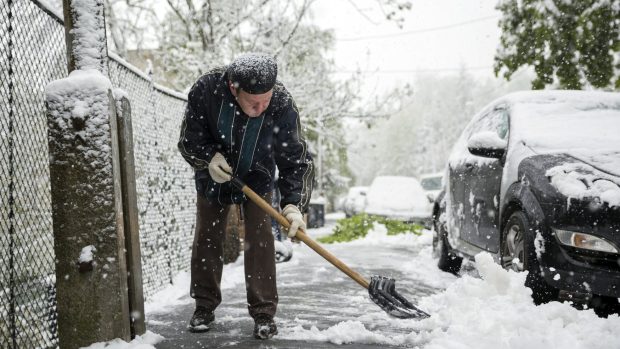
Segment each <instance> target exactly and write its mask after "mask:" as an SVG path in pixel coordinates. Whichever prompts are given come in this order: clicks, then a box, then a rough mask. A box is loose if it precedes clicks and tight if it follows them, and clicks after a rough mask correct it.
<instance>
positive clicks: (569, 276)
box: [433, 91, 620, 303]
mask: <svg viewBox="0 0 620 349" xmlns="http://www.w3.org/2000/svg"><path fill="white" fill-rule="evenodd" d="M445 175H446V177H445V178H446V180H445V181H444V182H445V183H444V188H443V189H442V192H441V193H440V194H439V195H438V197H437V200H436V201H435V205H434V208H433V226H434V238H433V251H434V254H435V256H436V257H437V258H439V261H438V266H439V268H440V269H442V270H444V271H449V272H453V273H457V272H458V271H459V270H460V268H461V261H462V258H469V259H471V258H472V257H473V256H474V255H476V254H477V253H479V252H483V251H486V252H489V253H491V254H492V255H493V256H494V258H495V259H496V261H497V262H498V263H501V265H502V266H503V267H505V268H507V269H508V268H509V269H513V270H516V271H528V272H529V273H528V276H527V278H526V286H528V287H530V288H531V289H532V291H533V298H534V301H535V302H536V303H542V302H547V301H550V300H556V299H558V297H561V298H564V297H567V298H569V299H573V300H576V299H581V300H582V301H584V302H585V301H592V299H594V300H596V301H599V302H600V301H601V300H602V301H603V302H612V303H613V302H616V303H617V299H618V298H619V297H620V254H619V253H620V93H608V92H583V91H529V92H519V93H514V94H509V95H507V96H505V97H503V98H500V99H498V100H496V101H495V102H493V103H491V104H490V105H489V106H487V107H486V108H485V109H483V110H482V111H481V112H480V113H478V114H477V115H476V116H475V117H474V118H473V119H472V121H471V122H470V123H469V124H468V125H467V127H466V128H465V130H464V131H463V133H462V134H461V137H460V139H459V140H458V142H457V144H455V146H454V148H453V150H452V153H451V155H450V158H449V160H448V165H447V168H446V174H445Z"/></svg>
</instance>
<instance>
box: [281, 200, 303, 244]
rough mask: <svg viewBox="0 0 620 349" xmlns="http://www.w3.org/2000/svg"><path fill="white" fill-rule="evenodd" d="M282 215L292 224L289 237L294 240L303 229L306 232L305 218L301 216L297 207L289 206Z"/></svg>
mask: <svg viewBox="0 0 620 349" xmlns="http://www.w3.org/2000/svg"><path fill="white" fill-rule="evenodd" d="M282 215H283V216H284V217H286V219H287V220H288V221H289V223H291V226H290V228H288V237H289V238H294V237H295V235H296V234H297V230H298V229H301V230H302V231H304V232H305V231H306V222H304V216H303V215H302V214H301V212H300V211H299V209H298V208H297V206H295V205H291V204H288V205H286V206H285V207H284V209H283V210H282Z"/></svg>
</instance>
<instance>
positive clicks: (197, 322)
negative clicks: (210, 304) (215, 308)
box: [187, 307, 215, 333]
mask: <svg viewBox="0 0 620 349" xmlns="http://www.w3.org/2000/svg"><path fill="white" fill-rule="evenodd" d="M213 320H215V314H213V312H212V311H210V310H207V308H205V307H196V310H195V311H194V315H193V316H192V319H191V320H190V321H189V325H188V326H187V329H188V330H189V331H190V332H194V333H200V332H206V331H208V330H209V324H210V323H212V322H213Z"/></svg>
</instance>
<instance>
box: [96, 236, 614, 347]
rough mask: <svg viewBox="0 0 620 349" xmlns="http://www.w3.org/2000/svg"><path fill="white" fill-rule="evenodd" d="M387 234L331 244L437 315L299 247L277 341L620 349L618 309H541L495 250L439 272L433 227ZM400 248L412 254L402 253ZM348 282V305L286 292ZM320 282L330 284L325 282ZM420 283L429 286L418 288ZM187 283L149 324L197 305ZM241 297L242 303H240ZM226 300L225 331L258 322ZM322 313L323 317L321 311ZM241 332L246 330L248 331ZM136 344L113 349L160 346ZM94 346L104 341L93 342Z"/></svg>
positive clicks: (285, 273) (233, 280)
mask: <svg viewBox="0 0 620 349" xmlns="http://www.w3.org/2000/svg"><path fill="white" fill-rule="evenodd" d="M332 228H333V225H330V226H329V227H324V228H320V229H310V230H309V235H310V236H313V237H316V236H322V235H325V234H326V233H329V230H331V229H332ZM386 233H387V231H386V229H385V227H383V226H381V225H376V226H375V227H374V228H373V229H371V231H370V232H369V234H368V235H367V236H366V237H365V238H364V239H361V240H357V241H352V242H348V243H338V244H331V245H326V248H327V249H328V250H330V251H332V252H334V254H336V255H337V256H341V255H346V262H347V263H348V264H349V265H350V266H351V267H353V268H354V269H360V268H364V267H369V266H371V267H372V268H373V269H370V270H373V271H375V270H384V271H385V270H391V271H393V272H394V273H395V274H397V275H400V277H399V278H396V280H397V283H396V288H397V290H401V293H407V292H402V291H403V290H405V291H409V292H411V290H412V289H414V290H415V291H414V292H415V294H413V295H411V293H407V296H408V297H412V298H411V299H410V300H412V301H413V302H414V303H417V304H418V305H419V306H420V307H421V308H422V309H424V310H425V311H427V312H429V313H430V314H431V317H430V318H428V319H424V320H403V319H396V318H392V317H389V316H388V315H387V314H386V313H384V312H383V311H381V310H380V309H379V308H378V307H377V306H376V305H374V304H373V303H372V302H371V301H370V300H369V299H368V295H367V292H365V291H364V290H362V289H361V288H357V289H354V286H351V287H348V286H349V285H350V284H349V280H347V278H346V276H344V275H342V276H341V277H340V279H338V278H336V279H338V280H335V279H334V278H333V277H331V275H332V270H331V268H332V267H331V266H330V265H328V264H327V263H326V262H324V261H321V260H320V257H319V258H317V256H315V255H314V253H313V252H312V251H310V250H309V249H308V248H307V247H305V246H302V245H297V244H296V245H295V246H294V255H293V259H292V260H291V261H290V262H287V263H282V264H278V274H279V276H278V277H279V279H278V284H279V289H281V292H280V293H281V296H282V297H281V305H280V308H281V310H280V311H279V313H278V314H279V315H278V317H277V320H278V324H279V327H280V329H279V330H280V333H279V335H278V336H277V337H276V339H274V343H276V342H275V341H277V339H281V340H295V341H300V342H299V343H300V345H302V344H303V343H304V342H324V343H325V345H334V344H349V343H353V344H355V343H358V344H360V345H361V344H370V345H377V346H403V347H423V348H459V349H461V348H477V349H485V348H489V349H490V348H493V349H498V348H499V349H501V348H528V349H531V348H534V349H536V348H549V347H554V348H575V349H577V348H588V349H591V348H620V337H618V336H617V335H616V332H617V329H618V328H620V317H618V316H617V315H614V316H610V317H609V318H608V319H602V318H599V317H597V316H596V315H595V314H594V312H593V311H591V310H577V309H575V308H573V307H571V306H570V305H568V304H564V303H558V302H552V303H549V304H545V305H541V306H535V305H534V304H533V303H532V301H531V298H530V294H531V291H530V289H528V288H525V287H524V286H523V282H524V278H525V274H523V273H515V272H513V271H505V270H503V269H502V268H500V267H499V266H498V265H497V264H495V263H494V262H493V259H492V257H491V256H490V255H488V254H479V255H478V256H477V257H476V261H475V263H474V265H475V266H476V268H477V273H476V272H474V273H466V274H464V275H462V276H461V277H459V278H457V277H455V276H453V275H451V274H448V273H444V272H441V271H439V270H438V269H437V267H436V261H435V260H434V259H433V258H432V251H431V240H432V235H431V232H429V231H424V233H423V234H422V235H420V236H417V235H413V234H406V235H397V236H388V235H387V234H386ZM369 251H370V252H374V251H376V253H369ZM398 251H401V252H400V253H404V254H398V253H399V252H398ZM407 251H409V252H410V251H417V252H416V253H415V254H414V255H411V256H410V258H408V259H404V258H402V256H407V254H406V253H408V252H407ZM392 256H396V257H398V258H391V257H392ZM353 257H357V258H355V259H354V258H353ZM315 263H319V264H315ZM301 271H306V273H305V275H303V277H302V276H300V274H301ZM364 272H369V270H364ZM223 274H224V277H223V280H222V290H223V293H224V296H225V298H226V297H227V296H228V297H231V295H232V294H237V293H239V295H237V296H238V297H239V298H240V300H243V299H244V298H245V294H243V295H242V294H241V293H244V292H242V290H243V284H244V278H243V258H239V260H238V261H237V262H235V263H232V264H229V265H226V266H225V267H224V273H223ZM477 274H479V275H480V276H478V275H477ZM326 275H330V278H326ZM280 276H282V277H280ZM295 276H297V278H294V277H295ZM386 276H389V275H386ZM402 276H406V278H404V277H402ZM401 278H402V279H401ZM339 280H340V282H342V283H343V284H342V285H345V286H337V287H342V289H341V293H342V294H340V295H339V294H336V293H338V292H336V293H334V291H333V290H330V292H331V293H330V298H333V299H336V298H337V302H339V301H341V300H346V301H347V302H348V304H340V305H339V306H333V305H332V309H319V308H316V307H317V305H316V304H326V303H321V302H323V301H324V300H322V299H307V298H306V301H307V304H298V303H296V302H293V300H296V299H294V298H290V299H287V298H285V296H288V297H292V296H293V295H290V294H289V295H286V293H289V292H292V291H293V290H296V288H302V289H303V288H307V287H308V286H314V287H316V286H317V285H319V287H325V288H326V289H327V287H330V286H329V284H330V283H331V284H333V283H334V282H338V281H339ZM321 282H322V283H323V286H320V284H321ZM416 285H418V286H419V285H423V286H424V287H425V288H421V289H416V288H415V287H416ZM345 288H346V289H345ZM188 289H189V276H188V274H181V275H180V276H179V277H177V278H176V279H175V283H174V285H171V286H170V287H168V288H167V289H165V290H163V291H161V292H160V293H159V294H157V295H156V296H154V297H152V299H159V302H155V303H148V304H147V305H146V312H147V324H148V325H153V326H154V325H162V323H161V322H158V321H159V320H157V314H158V313H161V312H171V311H174V309H175V307H177V306H178V305H179V304H187V302H191V301H192V300H191V298H189V297H188V295H187V293H188ZM319 289H320V288H319ZM350 289H353V290H354V291H350ZM317 293H318V294H319V295H320V296H319V295H317V297H323V298H324V297H325V295H324V294H321V293H320V292H317ZM305 296H306V295H305ZM225 302H226V300H225ZM234 302H237V303H239V299H238V300H236V301H234ZM234 302H233V303H234ZM300 302H301V301H300ZM337 302H335V303H334V304H337ZM235 304H236V303H235ZM222 306H227V307H228V308H227V309H226V310H225V315H224V316H219V317H218V318H217V319H216V322H217V321H219V322H224V323H227V325H226V328H229V327H230V326H232V327H235V325H234V324H235V323H243V322H244V321H250V320H249V317H248V315H247V310H246V309H245V308H244V307H243V306H240V305H234V306H233V307H231V305H225V304H222ZM287 307H288V309H287ZM294 307H296V308H294ZM237 308H239V309H237ZM306 308H307V309H306ZM313 313H314V314H313ZM326 314H327V315H326ZM314 315H316V317H312V316H314ZM321 319H327V320H328V321H322V320H321ZM330 319H331V320H330ZM330 321H331V322H330ZM236 331H237V332H236V333H238V334H236V335H237V336H244V335H248V334H245V333H241V332H240V331H239V330H236ZM116 345H120V344H116ZM137 345H143V344H136V346H125V347H123V346H119V347H111V346H110V347H105V348H110V349H111V348H122V349H126V348H127V349H128V348H140V349H145V348H151V347H150V346H148V344H146V345H147V346H142V347H140V346H137ZM95 348H104V347H102V346H99V347H92V349H95Z"/></svg>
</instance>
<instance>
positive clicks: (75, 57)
mask: <svg viewBox="0 0 620 349" xmlns="http://www.w3.org/2000/svg"><path fill="white" fill-rule="evenodd" d="M63 5H64V13H65V24H66V25H67V27H66V28H67V29H66V34H67V43H68V45H67V51H68V56H69V57H70V59H69V60H68V61H69V73H70V74H69V76H68V77H67V78H65V79H61V80H56V81H53V82H51V83H50V84H49V85H48V86H47V87H46V91H45V92H46V108H47V109H46V113H47V119H48V140H49V155H50V179H51V189H52V191H51V194H52V195H51V197H52V219H53V230H54V249H55V252H56V287H57V309H58V339H59V346H60V348H63V349H73V348H79V347H83V346H88V345H90V344H92V343H94V342H101V341H108V340H111V339H114V338H121V339H123V340H127V341H128V340H130V337H131V331H130V314H129V304H128V303H129V301H128V295H127V292H128V289H127V287H128V285H127V282H128V281H127V280H128V275H127V264H126V256H125V247H126V246H125V237H124V222H123V202H122V189H121V188H122V186H121V167H120V162H119V155H120V154H119V144H118V127H117V119H116V103H115V100H114V97H113V95H112V85H111V83H110V80H109V79H108V77H107V48H106V44H105V22H104V17H103V0H64V1H63ZM73 69H75V70H73Z"/></svg>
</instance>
